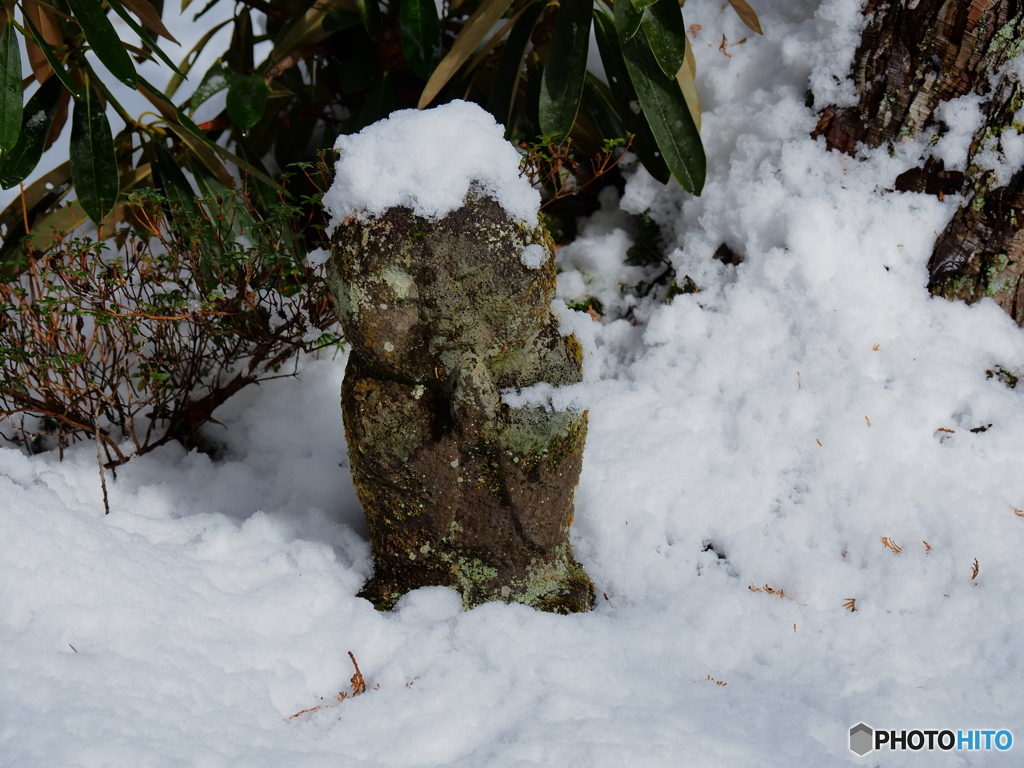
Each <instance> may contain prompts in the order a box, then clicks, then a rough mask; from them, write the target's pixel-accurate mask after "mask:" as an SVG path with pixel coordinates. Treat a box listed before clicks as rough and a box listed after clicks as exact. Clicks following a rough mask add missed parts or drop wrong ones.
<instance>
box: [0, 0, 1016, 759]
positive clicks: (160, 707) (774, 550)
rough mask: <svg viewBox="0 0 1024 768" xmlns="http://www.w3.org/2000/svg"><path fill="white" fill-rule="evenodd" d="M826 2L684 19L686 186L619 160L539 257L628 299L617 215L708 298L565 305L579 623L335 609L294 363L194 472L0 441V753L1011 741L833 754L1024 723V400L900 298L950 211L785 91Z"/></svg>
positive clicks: (812, 73) (237, 417) (979, 314)
mask: <svg viewBox="0 0 1024 768" xmlns="http://www.w3.org/2000/svg"><path fill="white" fill-rule="evenodd" d="M691 5H692V6H694V7H693V9H692V11H691ZM852 5H854V4H850V3H847V2H845V0H823V1H822V2H818V0H800V1H799V2H793V3H788V4H777V5H774V6H772V7H771V8H768V7H765V8H763V9H761V8H759V10H760V11H761V16H762V22H763V24H764V28H765V31H766V35H765V37H764V38H754V37H752V36H751V37H750V38H748V39H747V41H746V42H745V43H743V44H737V45H733V46H732V47H730V48H729V49H728V52H729V53H731V54H732V56H731V57H726V56H724V55H723V54H722V53H720V52H719V50H718V44H719V41H720V36H721V34H726V35H727V37H728V39H729V40H730V41H736V40H739V39H741V38H742V37H745V36H747V34H748V33H747V32H745V31H744V29H743V28H742V26H741V25H740V23H739V22H738V20H736V19H735V18H734V15H733V14H732V12H731V11H730V10H729V9H728V8H724V9H719V8H718V4H715V3H693V4H687V22H688V23H697V22H699V23H700V24H701V27H702V29H701V30H700V31H699V32H698V34H697V37H696V38H695V41H694V49H695V53H696V55H697V57H698V73H699V76H698V85H699V86H700V88H701V89H702V95H704V98H703V101H704V105H705V107H706V109H707V112H706V114H705V116H704V136H705V141H706V142H707V147H708V154H709V174H708V183H707V187H706V190H705V192H704V194H703V195H702V196H701V197H700V198H691V197H687V196H686V195H684V194H683V193H682V192H681V191H679V190H678V189H677V188H676V187H669V188H661V187H660V186H658V185H656V184H655V183H654V182H653V181H652V180H651V179H650V177H649V176H647V175H646V174H645V173H644V172H643V171H642V170H637V171H636V172H635V173H634V174H633V176H632V177H631V179H630V181H629V183H628V186H627V189H626V191H625V195H624V197H623V200H622V201H620V202H619V203H618V205H616V204H615V201H614V200H612V199H610V198H609V199H607V200H605V207H604V209H603V210H602V211H601V212H599V213H598V214H596V215H595V216H594V217H593V218H592V219H591V220H590V221H589V222H585V223H584V225H583V227H582V229H581V241H584V242H585V247H584V246H582V245H578V244H574V245H572V246H568V247H566V248H563V249H561V251H560V253H559V257H558V258H559V262H560V265H561V266H562V268H563V269H564V270H565V272H566V273H569V272H573V273H575V278H574V280H575V281H576V282H575V283H574V285H575V287H574V288H573V290H574V291H577V290H578V289H579V288H580V286H581V285H582V286H583V289H584V290H583V293H585V294H588V295H591V296H593V295H594V292H597V293H600V294H601V295H604V293H605V292H608V291H611V290H612V289H613V287H614V286H615V280H614V279H613V278H615V277H616V276H617V278H618V280H619V281H621V282H622V283H624V284H625V285H626V286H632V285H635V277H636V274H635V273H632V272H631V271H630V270H631V269H633V268H632V267H629V266H628V265H626V264H625V250H626V249H627V248H628V246H629V245H630V244H631V242H632V238H633V236H634V233H633V230H632V229H631V226H630V223H629V218H628V217H627V216H626V215H625V214H624V212H623V211H624V210H627V211H632V212H639V211H642V210H648V211H649V215H651V216H652V218H654V219H655V220H656V221H658V223H659V224H660V225H661V226H662V229H663V231H664V232H665V234H666V237H667V238H668V240H669V245H670V249H669V254H668V257H669V259H670V260H671V263H672V265H673V266H674V268H675V270H676V274H677V276H678V277H679V278H682V277H683V276H689V277H690V278H691V279H692V280H693V282H694V283H695V285H696V286H697V287H698V288H699V289H700V290H699V292H698V293H690V294H683V295H680V296H677V297H676V298H675V299H674V300H673V301H672V302H671V303H670V304H656V303H652V302H650V301H646V300H639V299H637V298H636V297H635V296H634V298H633V299H626V298H624V299H623V301H622V303H621V304H620V305H619V308H620V309H625V308H627V307H632V308H633V311H632V313H631V315H630V318H631V319H629V320H627V319H613V318H615V317H616V314H614V313H610V314H608V315H607V316H606V318H605V320H604V321H603V322H596V321H592V320H587V321H586V322H588V323H589V325H587V326H585V327H586V328H587V329H588V330H589V331H591V332H592V333H593V336H594V341H595V349H596V352H595V358H594V363H595V370H596V371H597V373H596V374H595V375H594V376H593V378H592V380H590V381H588V382H587V383H586V386H587V387H589V388H590V389H589V390H588V395H589V396H590V397H591V400H590V401H589V403H588V404H589V407H590V429H589V435H588V441H587V448H586V454H585V460H584V470H583V475H582V478H581V481H580V486H579V489H578V494H577V506H576V516H575V523H574V525H573V541H574V546H575V548H576V555H577V557H578V558H579V559H580V560H581V562H583V563H584V565H585V567H586V568H587V570H588V572H589V573H590V574H591V575H592V576H593V578H594V580H595V583H596V584H597V590H598V599H597V605H596V607H595V610H594V611H593V612H592V613H590V614H585V615H575V616H554V615H549V614H543V613H539V612H535V611H532V610H530V609H528V608H525V607H522V606H515V605H511V606H510V605H504V604H490V605H485V606H483V607H480V608H477V609H475V610H472V611H468V612H463V611H461V610H460V609H459V603H458V600H457V598H456V596H455V595H454V594H453V593H452V592H450V591H448V590H445V589H438V588H434V589H424V590H420V591H417V592H414V593H412V594H409V595H407V596H405V597H404V598H403V599H402V600H401V601H400V602H399V604H398V606H397V608H396V609H395V610H394V611H392V612H391V613H387V614H381V613H377V612H376V611H374V610H373V608H372V607H371V606H370V604H369V603H367V602H366V601H364V600H361V599H359V598H356V597H355V593H356V592H357V591H358V589H359V588H360V586H361V585H362V583H363V581H364V580H365V579H366V577H367V576H368V575H369V573H370V570H371V567H372V566H371V560H370V554H369V545H368V543H367V533H366V529H365V524H364V523H363V521H362V517H361V513H360V511H359V507H358V503H357V501H356V499H355V497H354V494H353V491H352V487H351V483H350V481H349V478H348V475H347V469H346V467H347V460H346V456H345V446H344V438H343V434H342V427H341V419H340V413H339V406H338V399H339V395H338V389H339V385H340V382H341V378H342V373H343V369H344V364H345V361H344V360H343V359H341V358H338V359H326V358H325V359H313V358H306V359H304V360H303V361H302V365H301V372H300V375H299V377H298V378H296V379H279V380H275V381H270V382H266V383H265V384H263V385H262V386H260V387H258V388H250V389H249V390H246V391H244V392H242V393H241V394H240V395H238V396H237V397H235V398H234V399H233V400H231V401H229V402H228V403H227V404H225V405H224V406H222V408H221V409H219V410H218V412H217V418H218V420H219V421H222V422H223V423H224V424H226V425H228V428H227V429H224V428H221V427H217V426H212V427H211V431H210V433H209V434H210V435H211V437H213V438H215V439H216V440H218V441H219V442H220V443H221V444H222V451H221V455H220V456H219V458H217V459H216V460H214V459H211V458H210V457H209V456H206V455H204V454H199V453H195V452H192V453H185V452H184V451H183V450H182V449H180V448H177V447H170V446H168V447H165V448H163V449H161V450H159V451H157V452H154V453H153V454H149V455H147V456H143V457H140V458H138V459H135V460H134V461H132V462H131V463H130V464H128V465H126V466H124V467H122V468H120V469H119V470H118V474H117V479H116V481H111V482H108V487H109V491H110V496H111V498H110V502H111V513H110V515H109V516H104V515H103V514H102V502H101V492H100V488H99V483H98V478H97V471H96V466H95V454H94V452H93V449H92V446H91V445H89V444H78V445H76V446H73V447H72V448H71V449H69V450H68V451H67V452H66V458H65V460H64V461H63V462H59V461H58V460H57V457H56V456H55V455H52V454H42V455H37V456H33V457H26V456H23V455H22V454H20V453H19V452H18V451H16V450H14V449H11V448H3V449H0V498H2V499H3V500H4V504H3V512H2V514H0V541H3V543H4V544H3V557H2V558H0V606H2V610H0V649H2V652H0V680H2V681H3V682H2V684H0V765H3V766H24V765H60V766H136V765H139V766H141V765H145V766H153V767H155V768H163V767H164V766H167V767H170V766H182V765H188V766H236V765H246V766H252V767H253V768H260V767H262V766H266V767H267V768H280V767H281V766H298V765H302V766H337V765H350V766H374V767H375V768H377V767H384V766H388V767H391V766H396V767H397V766H465V767H466V768H478V767H479V766H499V767H501V768H505V767H507V768H513V767H518V766H530V765H567V766H588V767H589V766H598V767H603V766H621V765H631V766H633V765H635V766H645V767H646V766H654V767H658V766H672V767H673V768H675V766H680V765H686V766H698V767H700V766H709V767H710V766H714V767H715V768H719V767H725V766H729V767H732V766H769V767H771V766H780V767H781V766H786V767H787V768H788V767H790V766H819V765H822V766H823V765H830V766H831V765H883V764H884V765H919V764H924V762H925V761H927V763H928V764H929V765H938V766H981V765H986V766H987V765H1004V764H1005V765H1010V764H1012V761H1013V755H1014V753H1015V751H1016V750H1019V749H1020V746H1019V745H1017V744H1015V745H1014V747H1013V748H1012V749H1011V750H1010V751H1009V752H1008V753H1006V754H1003V753H995V752H983V751H974V752H970V751H960V752H956V751H951V752H941V751H937V752H932V753H928V755H927V756H924V755H921V756H913V755H912V754H911V753H909V752H905V753H900V752H888V751H883V752H881V753H872V754H870V755H868V756H867V757H865V758H858V757H856V756H855V755H854V754H853V753H852V752H850V751H849V750H848V748H847V733H848V731H849V728H850V727H851V726H853V725H855V724H856V723H858V722H865V723H868V724H869V725H872V726H873V727H876V728H885V729H897V730H898V729H904V728H905V729H908V730H909V729H913V728H918V729H922V730H924V729H936V728H938V729H942V728H950V729H953V730H956V729H968V728H978V729H996V730H998V729H1003V728H1005V729H1008V730H1009V731H1011V732H1012V733H1013V735H1014V739H1015V740H1019V739H1020V738H1021V737H1022V735H1024V732H1022V731H1021V730H1020V727H1019V723H1021V722H1022V721H1024V698H1022V696H1021V694H1020V662H1019V658H1018V657H1019V645H1020V642H1019V635H1020V629H1019V623H1020V622H1019V615H1020V612H1021V609H1022V599H1021V593H1020V585H1021V582H1022V579H1024V562H1022V559H1021V556H1020V553H1021V551H1022V547H1024V512H1020V511H1019V510H1021V509H1022V508H1024V473H1022V472H1021V471H1020V446H1021V444H1022V441H1024V402H1022V392H1021V388H1017V389H1011V388H1009V387H1007V386H1006V385H1005V384H1004V383H1003V382H1002V381H1001V380H1000V377H999V376H990V375H989V374H988V373H987V372H989V371H992V372H998V371H999V370H1000V369H1003V370H1007V371H1016V372H1018V373H1019V372H1021V371H1022V370H1024V333H1022V331H1021V330H1020V329H1019V328H1017V327H1016V326H1015V325H1014V324H1013V323H1012V322H1011V321H1010V320H1009V318H1008V317H1007V316H1006V315H1005V314H1004V313H1003V312H1002V311H1001V310H999V309H998V308H997V307H996V306H995V305H994V304H993V303H991V302H989V301H983V302H980V303H978V304H976V305H974V306H966V305H963V304H957V303H950V302H947V301H944V300H941V299H934V298H931V297H930V296H929V295H928V293H927V291H926V290H925V288H924V285H925V283H926V281H927V272H926V263H927V260H928V257H929V254H930V250H931V246H932V244H933V242H934V238H935V235H936V232H938V231H941V229H942V228H943V227H944V226H945V224H946V222H947V221H948V220H949V218H950V217H951V215H952V213H953V212H954V211H955V210H956V207H957V205H959V203H960V199H959V198H957V197H954V196H948V197H947V198H946V199H945V201H943V202H940V201H938V200H937V199H935V198H933V197H927V196H924V195H914V194H909V193H888V192H886V191H885V190H887V189H891V188H892V187H893V180H894V179H895V177H896V176H897V175H898V174H899V173H900V172H902V171H903V170H906V168H908V167H911V166H912V165H913V164H915V163H916V162H917V161H918V159H919V157H920V155H921V153H922V152H923V151H925V149H926V148H925V146H924V144H923V143H912V144H910V145H907V146H904V147H901V148H900V149H899V150H898V151H897V153H896V154H895V155H893V156H890V154H889V152H888V151H887V150H885V149H881V150H878V151H870V152H867V151H866V152H863V153H862V154H861V155H860V156H859V157H858V158H849V157H845V156H842V155H837V154H829V153H826V152H825V151H824V149H823V146H822V144H821V143H820V142H816V141H814V140H812V139H810V138H809V132H810V130H811V129H812V128H813V126H814V123H815V115H814V112H813V110H811V109H808V108H807V107H805V106H804V93H805V90H806V87H807V84H808V82H817V81H818V80H827V79H828V78H829V77H831V76H832V74H831V73H834V72H839V73H843V68H844V67H845V66H846V64H848V62H849V60H850V56H851V55H852V51H853V49H854V47H855V46H856V41H857V34H858V32H859V28H860V26H859V25H860V23H861V22H860V20H859V18H857V16H856V14H853V13H850V12H848V11H846V10H845V8H846V7H847V6H852ZM836 89H837V91H838V90H840V88H839V86H836ZM705 94H706V95H705ZM435 112H437V111H436V110H435ZM947 140H949V141H950V142H951V144H950V146H949V147H944V146H943V142H946V141H947ZM961 147H962V131H961V132H960V133H956V132H951V134H949V135H947V136H944V137H942V138H940V139H939V143H938V145H937V146H936V151H938V152H942V153H945V152H947V151H948V152H949V156H953V155H955V153H956V152H958V151H960V148H961ZM420 151H421V152H423V151H425V150H420ZM443 161H444V162H445V163H446V164H447V163H450V162H452V161H453V157H452V155H451V154H450V153H449V154H446V155H445V156H444V158H443ZM390 173H391V171H379V177H380V178H381V180H385V179H386V178H387V177H388V176H389V174H390ZM367 194H370V192H367ZM641 206H642V207H641ZM335 215H338V212H337V211H336V212H335ZM579 242H580V241H577V243H579ZM722 243H726V244H728V245H729V247H730V248H731V249H732V250H733V251H734V252H736V253H737V254H738V255H740V256H741V257H742V259H743V261H742V263H740V264H739V265H726V264H724V263H722V262H721V261H718V260H716V259H714V258H712V254H714V252H715V251H716V250H717V248H718V247H719V246H720V245H721V244H722ZM608 270H611V271H612V273H611V275H609V273H608ZM563 282H568V281H567V280H566V281H563ZM562 285H563V283H562V282H560V286H562ZM626 292H627V293H629V290H628V289H627V291H626ZM562 298H563V299H567V300H570V301H573V300H575V299H576V298H577V296H575V295H567V294H565V293H563V295H562ZM579 320H580V318H579V317H576V321H579ZM563 330H564V329H563ZM580 332H581V333H582V331H580ZM989 425H991V426H989ZM883 537H885V541H887V542H889V544H890V546H887V545H886V544H885V543H884V542H883ZM896 549H898V550H899V551H898V552H897V551H894V550H896ZM975 563H977V571H976V573H975ZM851 599H852V600H854V601H855V602H854V603H853V607H855V608H856V611H851V610H848V609H847V608H846V607H845V606H847V605H849V601H850V600H851ZM350 651H351V652H352V653H353V655H354V656H355V658H356V660H357V661H358V664H359V667H360V669H361V672H362V675H363V676H364V677H365V681H366V684H367V689H368V690H367V691H366V692H365V693H362V694H360V695H357V696H351V695H350V694H351V693H352V688H351V685H350V678H351V677H352V675H353V672H354V669H353V666H352V663H351V661H350V659H349V657H348V652H350ZM339 692H345V693H347V694H349V695H348V696H346V697H345V698H344V699H343V700H340V701H339V700H338V694H339ZM303 710H309V711H305V712H304V713H303V714H297V713H300V712H302V711H303ZM296 715H297V716H296Z"/></svg>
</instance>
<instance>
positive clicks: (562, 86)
mask: <svg viewBox="0 0 1024 768" xmlns="http://www.w3.org/2000/svg"><path fill="white" fill-rule="evenodd" d="M623 5H628V3H625V2H624V3H623ZM592 9H593V2H592V0H562V2H561V4H560V5H559V7H558V17H557V18H556V19H555V28H554V29H553V30H552V32H551V44H550V45H549V46H548V53H547V60H546V62H545V63H544V74H543V76H542V78H541V84H540V105H539V112H538V116H539V119H540V130H541V133H543V134H544V135H545V136H566V135H568V133H569V131H570V130H572V126H573V123H574V122H576V113H577V112H578V111H579V107H580V97H581V96H582V95H583V82H584V81H585V80H586V79H587V51H588V49H589V47H590V20H591V12H592Z"/></svg>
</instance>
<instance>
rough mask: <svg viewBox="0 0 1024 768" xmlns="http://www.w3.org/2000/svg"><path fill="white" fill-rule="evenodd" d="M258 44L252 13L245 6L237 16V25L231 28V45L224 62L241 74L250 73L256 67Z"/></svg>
mask: <svg viewBox="0 0 1024 768" xmlns="http://www.w3.org/2000/svg"><path fill="white" fill-rule="evenodd" d="M255 44H256V39H255V36H254V35H253V29H252V14H250V13H249V9H248V8H243V9H242V10H241V11H240V12H239V13H238V15H237V16H235V25H234V27H232V29H231V45H230V47H229V48H228V50H227V52H226V53H225V54H224V63H225V64H227V65H228V69H230V70H231V71H232V72H234V73H236V74H239V75H248V74H251V73H252V71H253V70H254V69H255V68H256V65H255V63H254V58H253V46H254V45H255Z"/></svg>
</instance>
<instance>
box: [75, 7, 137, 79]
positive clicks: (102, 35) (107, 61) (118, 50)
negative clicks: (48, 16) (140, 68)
mask: <svg viewBox="0 0 1024 768" xmlns="http://www.w3.org/2000/svg"><path fill="white" fill-rule="evenodd" d="M67 3H68V7H69V8H70V9H71V14H72V16H74V17H75V20H76V21H77V22H78V25H79V26H80V27H81V28H82V32H84V33H85V39H86V40H88V41H89V45H91V46H92V49H93V51H94V52H95V53H96V56H97V57H98V58H99V60H100V61H101V62H103V66H105V67H106V68H107V70H108V71H109V72H110V74H112V75H113V76H114V77H116V78H117V79H118V80H120V81H121V82H122V83H124V84H125V85H127V86H128V87H129V88H135V87H136V85H137V84H138V80H137V79H136V74H135V65H134V64H132V59H131V57H130V56H129V55H128V52H127V51H126V50H125V49H124V44H123V43H122V42H121V38H119V37H118V36H117V32H116V31H115V30H114V26H113V25H112V24H111V23H110V19H108V18H107V14H106V12H105V11H104V10H103V6H102V5H101V4H100V0H67Z"/></svg>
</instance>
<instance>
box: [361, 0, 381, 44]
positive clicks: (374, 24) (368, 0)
mask: <svg viewBox="0 0 1024 768" xmlns="http://www.w3.org/2000/svg"><path fill="white" fill-rule="evenodd" d="M355 4H356V10H358V11H359V18H360V19H362V20H363V27H365V29H366V34H368V35H369V36H370V38H371V39H373V40H377V39H378V38H380V6H379V5H377V0H355Z"/></svg>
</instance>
